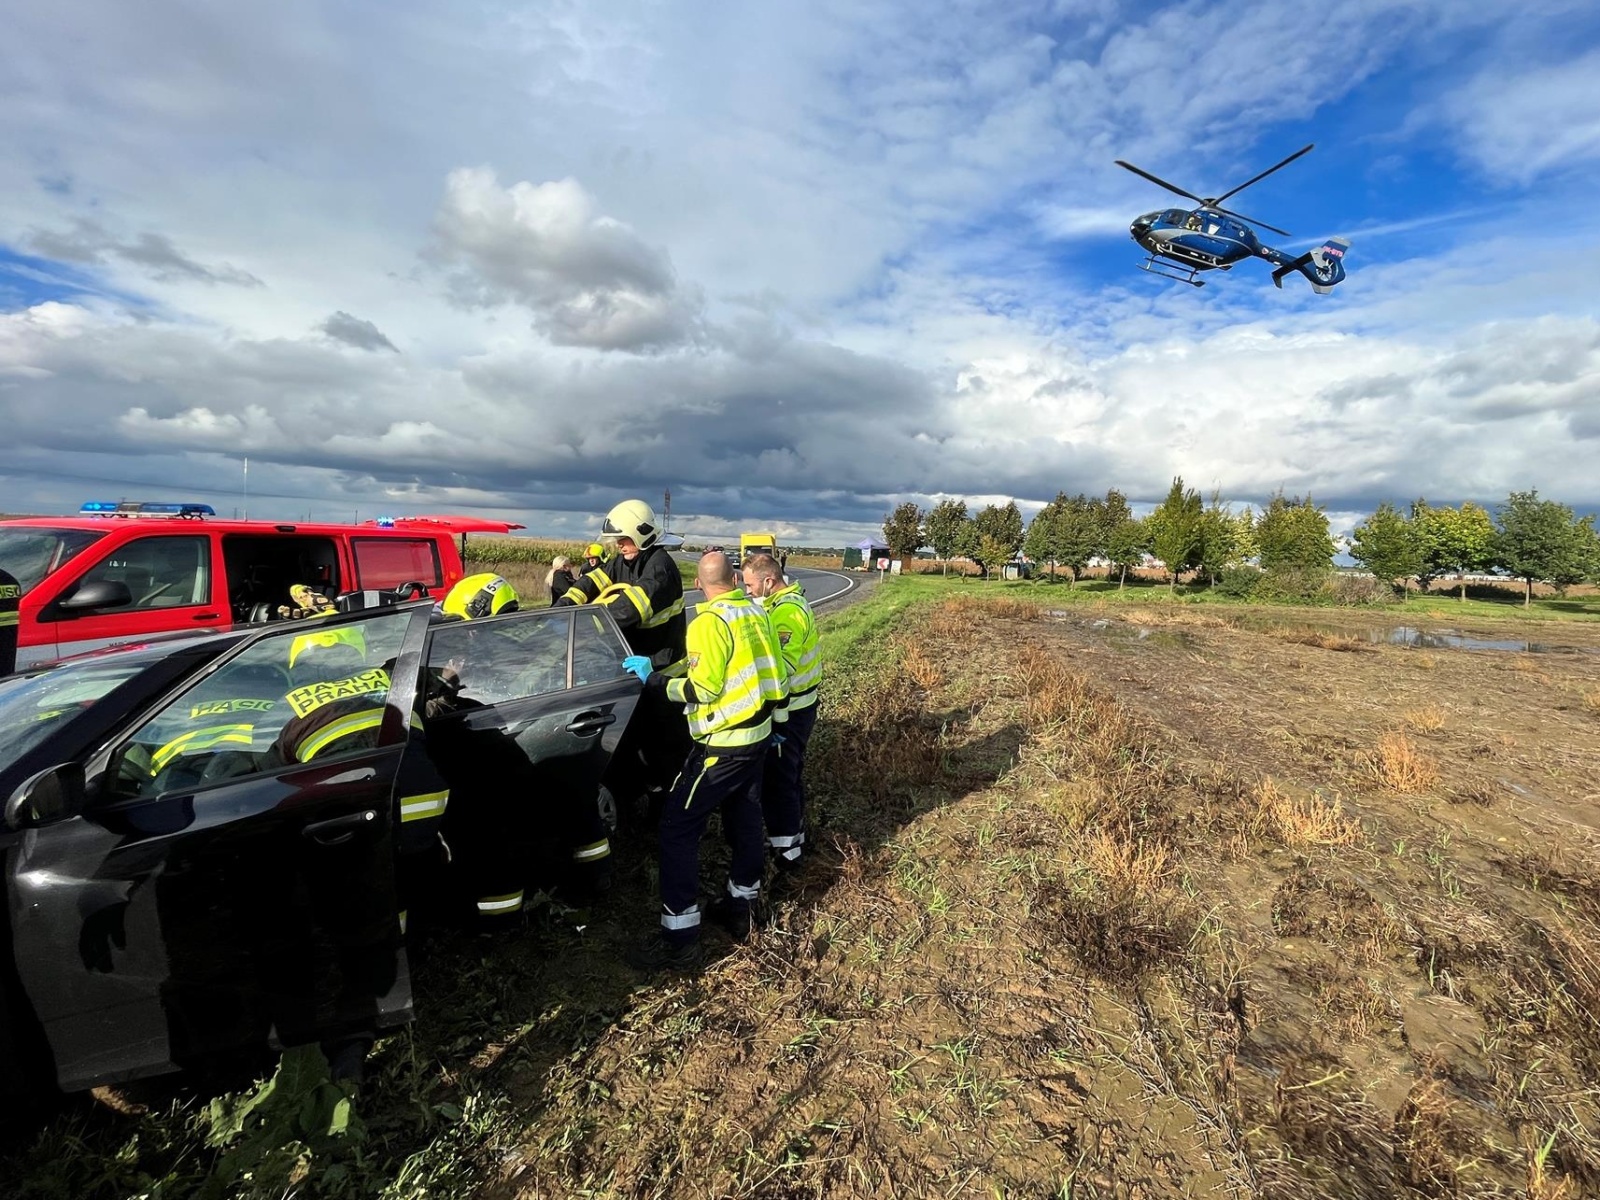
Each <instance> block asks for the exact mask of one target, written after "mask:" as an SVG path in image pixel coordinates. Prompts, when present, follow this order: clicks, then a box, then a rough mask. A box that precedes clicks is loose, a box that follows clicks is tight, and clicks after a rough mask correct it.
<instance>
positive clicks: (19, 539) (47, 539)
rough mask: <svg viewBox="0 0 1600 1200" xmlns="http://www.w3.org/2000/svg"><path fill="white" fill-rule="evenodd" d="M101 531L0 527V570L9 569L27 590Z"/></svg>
mask: <svg viewBox="0 0 1600 1200" xmlns="http://www.w3.org/2000/svg"><path fill="white" fill-rule="evenodd" d="M103 537H105V534H103V533H101V532H99V531H98V530H89V529H50V528H46V527H44V526H40V525H13V526H11V527H10V528H9V529H0V571H9V572H10V573H11V574H12V575H13V576H15V577H16V580H17V582H18V583H20V584H21V585H22V590H23V591H24V592H28V591H30V590H32V588H33V587H34V585H35V584H37V583H38V582H39V581H40V580H41V579H43V578H44V577H45V576H46V575H48V574H50V572H52V571H54V570H55V569H56V568H57V567H59V566H61V564H62V563H64V562H67V561H68V560H69V559H71V558H73V557H74V556H76V555H77V554H79V553H81V552H82V551H83V549H84V547H85V546H91V545H93V544H94V543H95V542H97V541H99V540H100V539H101V538H103Z"/></svg>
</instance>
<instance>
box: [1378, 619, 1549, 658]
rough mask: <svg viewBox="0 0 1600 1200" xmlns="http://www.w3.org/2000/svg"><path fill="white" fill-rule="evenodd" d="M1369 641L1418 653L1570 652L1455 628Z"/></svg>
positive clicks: (1392, 633) (1384, 632) (1391, 633)
mask: <svg viewBox="0 0 1600 1200" xmlns="http://www.w3.org/2000/svg"><path fill="white" fill-rule="evenodd" d="M1367 640H1368V641H1369V642H1387V643H1388V644H1389V645H1391V646H1410V647H1412V648H1414V649H1417V650H1506V651H1510V652H1511V653H1513V654H1556V653H1560V652H1562V651H1563V650H1568V648H1567V647H1563V646H1550V645H1546V644H1545V643H1544V642H1530V641H1525V640H1523V639H1520V638H1481V637H1472V636H1470V635H1468V634H1464V633H1460V632H1458V631H1456V630H1454V629H1418V628H1416V627H1414V626H1411V625H1396V626H1395V627H1394V628H1393V629H1373V630H1369V631H1368V633H1367ZM1569 652H1570V650H1569Z"/></svg>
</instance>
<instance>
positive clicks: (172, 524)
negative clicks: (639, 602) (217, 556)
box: [0, 516, 504, 538]
mask: <svg viewBox="0 0 1600 1200" xmlns="http://www.w3.org/2000/svg"><path fill="white" fill-rule="evenodd" d="M495 524H496V525H504V522H496V523H495ZM11 528H31V529H82V530H86V531H90V532H94V533H114V532H116V531H117V530H121V529H146V530H148V529H153V530H156V531H158V532H160V533H173V532H177V533H198V532H202V531H205V530H216V531H218V532H220V533H268V534H271V533H282V534H289V533H311V534H323V535H325V536H333V535H337V534H345V535H349V534H356V535H358V536H360V537H412V538H415V537H417V536H419V535H421V536H424V537H437V536H438V535H440V534H445V535H447V536H453V535H454V534H456V533H458V532H469V533H470V532H489V531H488V530H477V529H471V530H456V529H452V528H450V527H449V526H446V525H439V524H427V525H424V524H420V523H413V522H410V521H408V522H406V523H405V524H404V525H401V524H399V523H398V522H397V523H396V525H395V526H394V527H393V528H391V527H389V526H385V525H366V524H363V525H349V524H343V525H341V524H336V523H334V524H330V523H327V522H312V521H231V520H226V519H222V518H216V517H206V518H199V519H186V518H181V517H117V516H105V517H79V516H71V517H20V518H16V519H13V520H9V521H0V529H11ZM501 531H502V532H503V530H501Z"/></svg>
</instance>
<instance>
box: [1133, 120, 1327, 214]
mask: <svg viewBox="0 0 1600 1200" xmlns="http://www.w3.org/2000/svg"><path fill="white" fill-rule="evenodd" d="M1315 146H1316V143H1315V142H1311V143H1310V144H1308V145H1305V146H1302V147H1301V148H1300V149H1298V150H1296V151H1295V152H1294V153H1293V154H1291V155H1289V157H1288V158H1286V159H1284V160H1283V161H1282V162H1280V163H1277V164H1276V165H1274V166H1270V167H1268V168H1267V169H1266V170H1265V171H1263V172H1261V174H1259V175H1256V176H1254V177H1253V178H1250V179H1247V180H1245V181H1244V182H1243V183H1241V184H1240V185H1239V186H1238V187H1236V188H1234V189H1232V190H1231V191H1226V192H1223V193H1222V195H1220V196H1210V197H1206V196H1196V195H1195V194H1194V193H1193V192H1189V191H1185V190H1184V189H1183V188H1181V187H1178V186H1177V185H1176V184H1173V183H1168V182H1167V181H1166V180H1165V179H1162V178H1161V177H1160V176H1159V175H1152V174H1151V173H1150V172H1149V171H1146V170H1145V169H1144V168H1143V167H1136V166H1134V165H1133V164H1132V163H1131V162H1124V161H1123V160H1122V159H1120V158H1119V159H1117V160H1116V163H1117V166H1119V167H1123V168H1124V169H1126V170H1129V171H1132V172H1133V173H1134V174H1135V175H1138V176H1140V177H1141V178H1144V179H1148V180H1149V181H1150V182H1151V183H1153V184H1155V185H1156V186H1158V187H1164V188H1166V189H1167V191H1169V192H1174V193H1176V194H1177V195H1179V196H1182V197H1184V198H1185V199H1186V200H1193V201H1195V202H1196V203H1198V204H1199V205H1200V206H1201V207H1202V208H1209V209H1214V210H1215V211H1217V212H1220V213H1227V214H1228V216H1230V217H1238V218H1239V220H1241V221H1244V222H1246V223H1247V224H1250V225H1259V226H1261V228H1263V229H1270V230H1272V232H1273V233H1276V234H1281V235H1282V236H1284V237H1293V236H1294V235H1293V234H1292V233H1290V232H1289V231H1288V230H1287V229H1279V228H1278V227H1277V226H1276V225H1268V224H1267V223H1266V222H1265V221H1257V220H1256V219H1255V218H1254V217H1247V216H1245V215H1244V214H1243V213H1238V212H1234V211H1233V210H1232V209H1229V208H1223V207H1222V202H1223V201H1224V200H1226V199H1227V198H1228V197H1229V196H1237V195H1238V194H1239V193H1240V192H1242V191H1244V190H1245V188H1247V187H1250V186H1251V185H1252V184H1257V183H1260V182H1261V181H1262V180H1263V179H1265V178H1266V177H1267V176H1268V175H1271V174H1272V173H1273V172H1274V171H1278V170H1281V169H1282V168H1284V167H1287V166H1288V165H1289V164H1290V163H1292V162H1293V161H1294V160H1295V159H1297V158H1299V157H1300V156H1301V155H1302V154H1309V153H1310V152H1311V150H1312V148H1313V147H1315Z"/></svg>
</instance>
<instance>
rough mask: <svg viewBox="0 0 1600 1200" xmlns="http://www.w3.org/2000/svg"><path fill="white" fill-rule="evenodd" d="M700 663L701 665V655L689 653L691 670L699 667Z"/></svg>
mask: <svg viewBox="0 0 1600 1200" xmlns="http://www.w3.org/2000/svg"><path fill="white" fill-rule="evenodd" d="M699 665H700V656H699V655H698V654H691V655H689V670H691V671H692V670H694V669H695V668H696V667H698V666H699Z"/></svg>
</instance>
